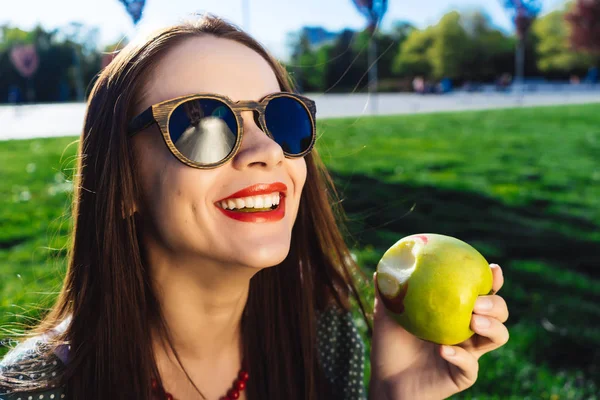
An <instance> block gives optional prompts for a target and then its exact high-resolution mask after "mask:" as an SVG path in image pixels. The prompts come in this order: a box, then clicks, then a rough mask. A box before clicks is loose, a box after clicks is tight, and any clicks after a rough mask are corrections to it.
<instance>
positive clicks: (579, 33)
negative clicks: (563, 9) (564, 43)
mask: <svg viewBox="0 0 600 400" xmlns="http://www.w3.org/2000/svg"><path fill="white" fill-rule="evenodd" d="M567 20H568V21H569V22H570V23H571V35H570V37H571V43H572V44H573V46H574V47H575V48H577V49H581V50H587V51H590V52H595V53H600V0H576V2H575V5H574V7H573V9H572V11H571V12H569V13H568V14H567Z"/></svg>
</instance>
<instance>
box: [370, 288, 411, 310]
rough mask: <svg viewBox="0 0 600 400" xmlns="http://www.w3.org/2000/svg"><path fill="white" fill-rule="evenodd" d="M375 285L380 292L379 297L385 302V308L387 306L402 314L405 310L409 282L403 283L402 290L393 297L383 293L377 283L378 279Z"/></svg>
mask: <svg viewBox="0 0 600 400" xmlns="http://www.w3.org/2000/svg"><path fill="white" fill-rule="evenodd" d="M375 287H376V288H377V291H378V292H379V297H380V298H381V301H382V302H383V305H384V306H385V308H387V309H388V310H390V311H391V312H393V313H395V314H402V313H403V312H404V298H405V297H406V292H407V291H408V282H406V283H405V284H403V285H402V286H401V287H400V291H399V292H398V294H397V295H396V296H394V297H393V298H391V299H390V298H388V297H386V296H385V295H384V294H383V293H381V291H380V290H379V286H378V285H377V281H375Z"/></svg>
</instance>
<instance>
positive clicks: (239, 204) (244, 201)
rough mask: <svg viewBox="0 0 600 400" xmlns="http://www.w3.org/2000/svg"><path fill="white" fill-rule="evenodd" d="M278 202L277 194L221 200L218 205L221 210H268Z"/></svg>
mask: <svg viewBox="0 0 600 400" xmlns="http://www.w3.org/2000/svg"><path fill="white" fill-rule="evenodd" d="M279 202H280V197H279V193H272V194H267V195H260V196H251V197H243V198H235V199H228V200H223V201H221V202H219V203H218V205H219V206H220V207H221V208H224V209H226V210H227V209H228V210H235V209H240V208H270V207H272V206H273V205H278V204H279Z"/></svg>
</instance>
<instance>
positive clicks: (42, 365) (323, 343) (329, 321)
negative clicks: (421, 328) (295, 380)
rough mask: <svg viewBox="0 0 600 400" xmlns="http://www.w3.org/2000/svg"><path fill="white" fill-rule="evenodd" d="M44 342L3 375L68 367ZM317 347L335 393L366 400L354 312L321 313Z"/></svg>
mask: <svg viewBox="0 0 600 400" xmlns="http://www.w3.org/2000/svg"><path fill="white" fill-rule="evenodd" d="M43 345H44V338H42V337H40V338H32V339H29V340H28V341H26V342H24V343H21V344H20V345H18V346H17V347H16V348H15V349H13V350H12V351H10V352H9V354H7V356H6V357H5V358H4V359H3V360H2V361H1V362H0V372H1V373H2V375H4V376H6V377H9V378H12V379H15V380H19V381H31V380H37V381H41V382H45V381H46V380H47V379H48V378H51V377H53V376H56V375H57V374H60V373H61V372H62V371H63V370H64V368H65V363H64V361H65V360H66V356H65V355H64V354H62V350H68V349H66V348H61V349H60V351H59V352H58V354H57V353H53V354H52V355H51V356H50V357H42V356H41V355H40V353H39V346H43ZM69 347H70V346H69ZM317 348H318V355H319V359H320V362H321V365H322V366H323V369H324V371H325V376H326V377H327V379H328V380H329V382H330V383H331V384H332V386H333V390H334V392H335V393H338V394H339V395H340V397H339V398H340V399H343V400H365V399H366V390H365V387H364V384H363V377H364V375H363V371H364V366H365V354H364V343H363V342H362V339H361V337H360V335H359V333H358V331H357V329H356V326H355V324H354V321H353V319H352V315H351V314H349V313H347V312H346V311H341V310H339V309H336V308H329V309H327V310H326V311H324V312H323V313H322V314H320V315H319V316H318V321H317ZM17 361H19V362H22V361H26V362H27V367H26V368H23V369H20V368H19V367H16V366H15V365H16V363H17ZM15 386H17V385H15ZM11 389H13V388H11ZM65 398H66V396H65V388H64V387H58V388H52V387H50V388H47V389H45V390H36V391H31V392H22V393H10V389H7V388H3V387H1V386H0V400H56V399H65Z"/></svg>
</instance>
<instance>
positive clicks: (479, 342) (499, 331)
mask: <svg viewBox="0 0 600 400" xmlns="http://www.w3.org/2000/svg"><path fill="white" fill-rule="evenodd" d="M471 329H472V330H473V332H475V333H476V334H477V335H479V337H474V338H473V341H472V342H473V346H472V349H471V353H472V354H473V355H474V356H475V357H476V358H479V357H481V356H482V355H484V354H485V353H487V352H490V351H492V350H495V349H497V348H498V347H501V346H503V345H505V344H506V342H508V339H509V337H510V335H509V333H508V329H507V328H506V326H505V325H504V324H502V323H501V322H500V321H498V320H497V319H496V318H490V317H486V316H483V315H477V314H474V315H473V318H471Z"/></svg>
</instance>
